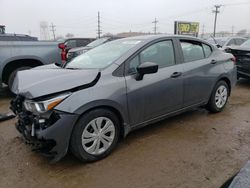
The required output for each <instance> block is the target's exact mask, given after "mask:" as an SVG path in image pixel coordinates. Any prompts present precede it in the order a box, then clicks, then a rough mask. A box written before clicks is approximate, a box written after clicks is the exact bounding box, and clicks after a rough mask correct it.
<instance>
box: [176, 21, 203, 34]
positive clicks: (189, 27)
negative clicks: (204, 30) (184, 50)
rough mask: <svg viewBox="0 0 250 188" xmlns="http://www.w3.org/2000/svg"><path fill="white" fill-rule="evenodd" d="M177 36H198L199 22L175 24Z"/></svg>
mask: <svg viewBox="0 0 250 188" xmlns="http://www.w3.org/2000/svg"><path fill="white" fill-rule="evenodd" d="M175 31H176V32H175V33H176V34H188V35H195V36H198V33H199V23H198V22H175Z"/></svg>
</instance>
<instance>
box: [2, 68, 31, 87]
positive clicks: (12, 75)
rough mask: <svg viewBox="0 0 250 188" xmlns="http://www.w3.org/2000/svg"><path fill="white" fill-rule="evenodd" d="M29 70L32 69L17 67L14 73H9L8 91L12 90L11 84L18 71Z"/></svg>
mask: <svg viewBox="0 0 250 188" xmlns="http://www.w3.org/2000/svg"><path fill="white" fill-rule="evenodd" d="M31 68H32V67H28V66H25V67H19V68H17V69H15V70H14V71H12V72H11V73H10V75H9V78H8V82H7V84H8V87H9V89H11V88H12V85H13V82H14V78H15V76H16V73H17V72H18V71H22V70H28V69H31Z"/></svg>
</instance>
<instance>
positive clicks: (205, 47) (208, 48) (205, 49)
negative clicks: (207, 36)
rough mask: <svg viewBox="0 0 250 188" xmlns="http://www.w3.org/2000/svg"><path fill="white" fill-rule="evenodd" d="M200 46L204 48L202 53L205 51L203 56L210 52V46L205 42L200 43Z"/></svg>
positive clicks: (208, 54)
mask: <svg viewBox="0 0 250 188" xmlns="http://www.w3.org/2000/svg"><path fill="white" fill-rule="evenodd" d="M202 46H203V50H204V53H205V57H209V56H210V54H211V53H212V48H211V47H210V46H209V45H206V44H202Z"/></svg>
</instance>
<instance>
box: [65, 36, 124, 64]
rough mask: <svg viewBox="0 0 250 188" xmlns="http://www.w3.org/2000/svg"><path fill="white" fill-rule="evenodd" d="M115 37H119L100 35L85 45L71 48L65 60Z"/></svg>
mask: <svg viewBox="0 0 250 188" xmlns="http://www.w3.org/2000/svg"><path fill="white" fill-rule="evenodd" d="M116 39H120V38H118V37H102V38H99V39H96V40H94V41H93V42H91V43H89V44H88V45H86V46H82V47H78V48H72V49H70V50H69V51H68V53H67V61H70V60H72V59H73V58H75V57H77V56H79V55H81V54H83V53H85V52H87V51H88V50H91V49H93V48H95V47H97V46H100V45H101V44H104V43H106V42H109V41H112V40H116Z"/></svg>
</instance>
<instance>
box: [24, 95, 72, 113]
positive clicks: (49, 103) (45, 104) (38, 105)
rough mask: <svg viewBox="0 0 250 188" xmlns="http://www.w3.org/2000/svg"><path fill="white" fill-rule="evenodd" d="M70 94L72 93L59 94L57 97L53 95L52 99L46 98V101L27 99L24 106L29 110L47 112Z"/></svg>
mask: <svg viewBox="0 0 250 188" xmlns="http://www.w3.org/2000/svg"><path fill="white" fill-rule="evenodd" d="M69 95H70V93H68V94H64V95H59V96H57V97H53V98H51V99H48V100H44V101H32V100H25V101H24V107H25V109H26V110H27V111H29V112H33V113H45V112H47V111H49V110H52V109H53V108H54V107H55V106H57V105H58V104H59V103H61V102H62V101H63V100H64V99H65V98H67V97H68V96H69Z"/></svg>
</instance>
